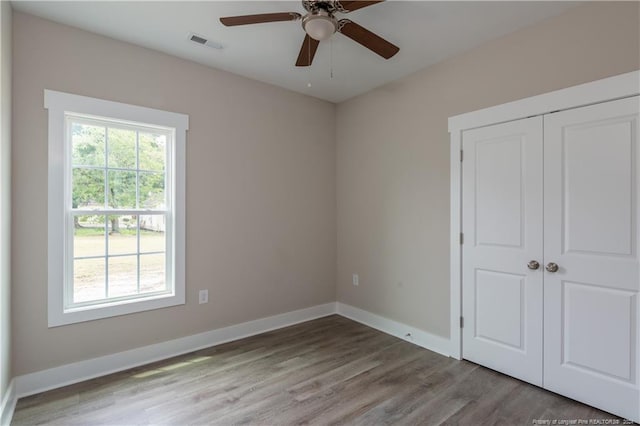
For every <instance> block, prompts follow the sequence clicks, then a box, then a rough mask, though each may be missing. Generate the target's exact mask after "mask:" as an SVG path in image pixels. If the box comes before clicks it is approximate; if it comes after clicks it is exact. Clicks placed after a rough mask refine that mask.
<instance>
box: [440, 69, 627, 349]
mask: <svg viewBox="0 0 640 426" xmlns="http://www.w3.org/2000/svg"><path fill="white" fill-rule="evenodd" d="M638 94H640V71H633V72H630V73H626V74H621V75H617V76H614V77H609V78H605V79H602V80H596V81H593V82H591V83H585V84H580V85H578V86H573V87H569V88H566V89H561V90H557V91H554V92H550V93H545V94H542V95H537V96H533V97H530V98H525V99H521V100H518V101H514V102H509V103H506V104H502V105H498V106H494V107H491V108H485V109H481V110H478V111H473V112H468V113H465V114H460V115H456V116H454V117H450V118H449V132H450V134H451V135H450V137H451V158H450V162H451V163H450V167H451V189H450V193H451V234H450V250H451V251H450V253H451V259H450V262H451V263H450V283H449V285H450V295H451V300H450V312H451V315H450V318H451V324H450V326H451V338H450V339H451V342H450V348H451V349H450V351H451V356H452V357H453V358H457V359H462V330H461V329H460V328H459V327H458V321H459V318H460V316H461V315H462V310H461V303H462V277H461V274H460V267H461V265H462V246H461V245H460V233H461V232H462V231H463V230H462V226H461V222H460V218H461V216H462V204H461V203H460V196H461V193H462V181H461V169H462V167H461V164H460V149H461V147H462V132H463V131H464V130H469V129H472V128H477V127H483V126H488V125H492V124H498V123H503V122H507V121H513V120H517V119H521V118H526V117H532V116H537V115H542V114H546V113H549V112H554V111H561V110H566V109H571V108H577V107H581V106H584V105H590V104H596V103H601V102H607V101H611V100H614V99H621V98H626V97H630V96H635V95H638ZM467 240H469V239H468V238H467Z"/></svg>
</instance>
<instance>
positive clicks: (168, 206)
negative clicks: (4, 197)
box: [63, 113, 175, 311]
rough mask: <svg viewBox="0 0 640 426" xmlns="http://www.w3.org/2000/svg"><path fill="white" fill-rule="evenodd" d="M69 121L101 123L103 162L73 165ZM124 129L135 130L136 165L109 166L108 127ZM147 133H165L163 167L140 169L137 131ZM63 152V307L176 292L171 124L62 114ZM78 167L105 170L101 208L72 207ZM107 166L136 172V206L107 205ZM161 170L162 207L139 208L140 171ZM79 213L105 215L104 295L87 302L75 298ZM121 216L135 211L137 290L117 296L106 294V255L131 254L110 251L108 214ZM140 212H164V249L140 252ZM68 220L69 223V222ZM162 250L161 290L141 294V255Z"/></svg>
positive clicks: (138, 298) (71, 308)
mask: <svg viewBox="0 0 640 426" xmlns="http://www.w3.org/2000/svg"><path fill="white" fill-rule="evenodd" d="M72 123H77V124H87V125H91V126H96V127H103V128H104V129H105V139H104V143H105V147H104V166H103V167H100V166H82V165H80V166H76V165H73V158H72V157H73V156H72V154H73V143H72V134H71V129H72ZM110 128H113V129H123V130H133V131H135V132H136V133H135V135H136V138H135V153H136V161H135V169H127V168H121V167H117V168H116V167H109V157H108V156H109V131H108V129H110ZM141 132H142V133H149V134H151V135H156V136H164V137H165V142H164V144H165V145H164V171H159V170H147V169H144V170H141V169H140V168H139V135H140V133H141ZM64 146H65V154H66V155H65V156H66V161H67V164H69V167H66V168H65V170H66V178H65V206H67V208H66V209H65V210H66V214H67V218H68V220H67V228H68V229H69V231H68V232H67V235H69V234H70V238H67V241H66V243H65V250H66V252H67V253H68V255H67V256H66V257H67V259H68V261H67V265H66V267H65V269H66V270H67V273H65V276H66V279H65V283H64V295H63V300H64V309H65V311H71V310H76V309H79V308H90V307H100V306H109V305H113V304H117V302H122V301H127V300H147V299H153V298H155V297H158V296H163V295H167V294H174V293H175V280H174V276H173V266H174V265H173V262H174V261H175V259H173V234H172V231H173V226H174V225H175V224H174V222H173V214H172V208H173V200H172V195H173V191H174V190H175V182H173V167H174V164H173V161H172V160H173V156H174V155H175V130H174V129H170V128H165V127H162V126H158V127H155V126H148V125H138V124H136V123H129V122H122V121H119V120H112V119H109V118H102V117H93V116H86V115H81V114H70V113H66V114H65V143H64ZM76 168H79V169H100V170H104V175H105V176H104V187H105V191H104V192H105V199H104V205H103V207H104V208H103V209H74V208H73V205H72V203H71V200H72V196H73V179H72V177H73V170H74V169H76ZM110 170H122V171H131V172H135V173H136V206H137V208H134V209H131V208H129V209H114V208H110V207H109V198H108V196H109V173H108V172H109V171H110ZM141 172H142V173H145V172H146V173H157V174H159V173H162V174H163V175H164V179H163V192H164V205H165V208H164V209H143V208H140V199H139V191H140V188H139V186H140V180H139V176H140V173H141ZM80 215H104V220H105V224H104V226H105V233H104V239H105V256H104V259H105V289H104V298H103V299H96V300H91V301H87V302H77V303H76V302H74V300H73V298H74V278H75V276H74V268H73V264H74V261H75V260H83V259H84V258H77V259H76V258H75V256H74V223H73V218H74V217H75V216H80ZM116 215H117V216H123V215H135V216H136V234H137V237H136V239H137V241H136V249H137V252H136V253H135V258H136V294H133V295H127V296H119V297H109V296H108V294H109V258H110V257H123V256H132V255H134V254H133V253H132V254H122V255H109V223H110V221H109V216H116ZM141 215H154V216H156V215H157V216H163V217H164V223H165V230H164V234H165V235H164V246H165V250H164V251H163V252H162V251H160V252H145V253H140V216H141ZM69 222H70V224H69ZM158 254H164V256H165V259H164V282H165V283H164V284H165V288H164V290H160V291H155V292H145V293H142V294H140V263H141V262H140V257H141V256H146V255H158ZM101 257H102V256H96V257H95V258H101ZM69 272H70V273H69Z"/></svg>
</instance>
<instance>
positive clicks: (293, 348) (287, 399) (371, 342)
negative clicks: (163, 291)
mask: <svg viewBox="0 0 640 426" xmlns="http://www.w3.org/2000/svg"><path fill="white" fill-rule="evenodd" d="M614 418H615V417H614V416H612V415H610V414H608V413H604V412H602V411H599V410H596V409H594V408H591V407H588V406H586V405H583V404H580V403H578V402H575V401H572V400H569V399H567V398H564V397H561V396H558V395H555V394H553V393H550V392H547V391H545V390H543V389H540V388H537V387H535V386H532V385H529V384H526V383H523V382H520V381H518V380H516V379H513V378H510V377H507V376H504V375H502V374H499V373H496V372H494V371H492V370H489V369H486V368H483V367H480V366H478V365H475V364H472V363H470V362H466V361H456V360H453V359H451V358H447V357H444V356H441V355H438V354H436V353H434V352H431V351H428V350H425V349H422V348H420V347H418V346H415V345H412V344H410V343H407V342H405V341H403V340H400V339H397V338H395V337H392V336H389V335H387V334H384V333H381V332H379V331H377V330H374V329H371V328H369V327H366V326H364V325H361V324H358V323H356V322H353V321H351V320H348V319H346V318H343V317H340V316H336V315H334V316H330V317H326V318H321V319H318V320H315V321H310V322H306V323H303V324H298V325H295V326H292V327H288V328H285V329H281V330H276V331H272V332H269V333H265V334H261V335H259V336H254V337H250V338H246V339H243V340H239V341H236V342H232V343H227V344H224V345H220V346H216V347H213V348H209V349H205V350H201V351H198V352H193V353H190V354H187V355H183V356H179V357H175V358H172V359H169V360H165V361H162V362H157V363H154V364H150V365H147V366H144V367H139V368H134V369H131V370H127V371H124V372H120V373H116V374H112V375H109V376H105V377H101V378H97V379H93V380H89V381H86V382H83V383H78V384H75V385H71V386H67V387H64V388H60V389H56V390H53V391H49V392H45V393H41V394H38V395H34V396H31V397H27V398H22V399H20V400H19V401H18V404H17V407H16V411H15V414H14V417H13V422H12V424H13V425H27V424H29V425H31V424H59V425H96V424H110V425H131V424H136V425H138V424H169V425H186V424H194V425H196V424H197V425H201V424H223V425H231V424H233V425H236V424H269V425H272V424H278V425H288V424H305V423H309V424H355V425H374V424H391V423H395V424H425V425H432V424H433V425H435V424H469V425H478V424H504V425H507V424H508V425H513V424H522V425H531V424H533V420H534V419H540V420H554V419H557V420H578V419H584V420H588V419H614Z"/></svg>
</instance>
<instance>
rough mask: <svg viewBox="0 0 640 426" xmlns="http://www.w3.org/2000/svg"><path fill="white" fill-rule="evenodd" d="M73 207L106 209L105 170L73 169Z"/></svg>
mask: <svg viewBox="0 0 640 426" xmlns="http://www.w3.org/2000/svg"><path fill="white" fill-rule="evenodd" d="M72 180H73V193H72V201H71V202H72V207H73V208H74V209H78V208H82V209H87V208H88V209H91V208H100V209H101V208H104V170H97V169H80V168H74V169H73V177H72Z"/></svg>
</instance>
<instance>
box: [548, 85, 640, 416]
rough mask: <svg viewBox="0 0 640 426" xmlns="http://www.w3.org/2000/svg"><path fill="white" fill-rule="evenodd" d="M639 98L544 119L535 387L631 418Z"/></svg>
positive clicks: (639, 400) (637, 398) (634, 410)
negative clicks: (540, 342) (540, 324)
mask: <svg viewBox="0 0 640 426" xmlns="http://www.w3.org/2000/svg"><path fill="white" fill-rule="evenodd" d="M638 101H639V100H638V98H637V97H635V98H630V99H623V100H619V101H612V102H608V103H604V104H598V105H593V106H588V107H583V108H578V109H574V110H568V111H563V112H559V113H555V114H550V115H547V116H545V122H544V137H545V142H544V158H545V159H544V169H545V171H544V173H545V175H544V176H545V177H544V179H545V184H544V191H545V192H544V225H545V233H544V256H545V259H544V262H545V265H546V264H549V263H551V262H553V263H555V264H557V265H558V268H559V269H558V270H557V272H547V271H545V272H544V275H545V278H544V316H545V318H544V387H545V388H547V389H549V390H552V391H554V392H558V393H560V394H563V395H566V396H568V397H570V398H574V399H577V400H579V401H583V402H585V403H587V404H590V405H593V406H596V407H598V408H601V409H604V410H606V411H610V412H612V413H615V414H618V415H621V416H625V417H627V418H630V419H634V420H636V421H638V420H639V419H640V412H639V411H638V410H639V408H638V407H639V406H640V395H639V393H638V378H639V372H638V355H639V354H638V336H639V334H638V333H639V332H638V307H639V301H638V289H639V278H640V277H639V266H640V265H639V263H638V240H639V238H638V170H637V165H638V164H639V161H638V156H639V155H640V152H639V149H638V148H639V147H638V124H639V117H638Z"/></svg>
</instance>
